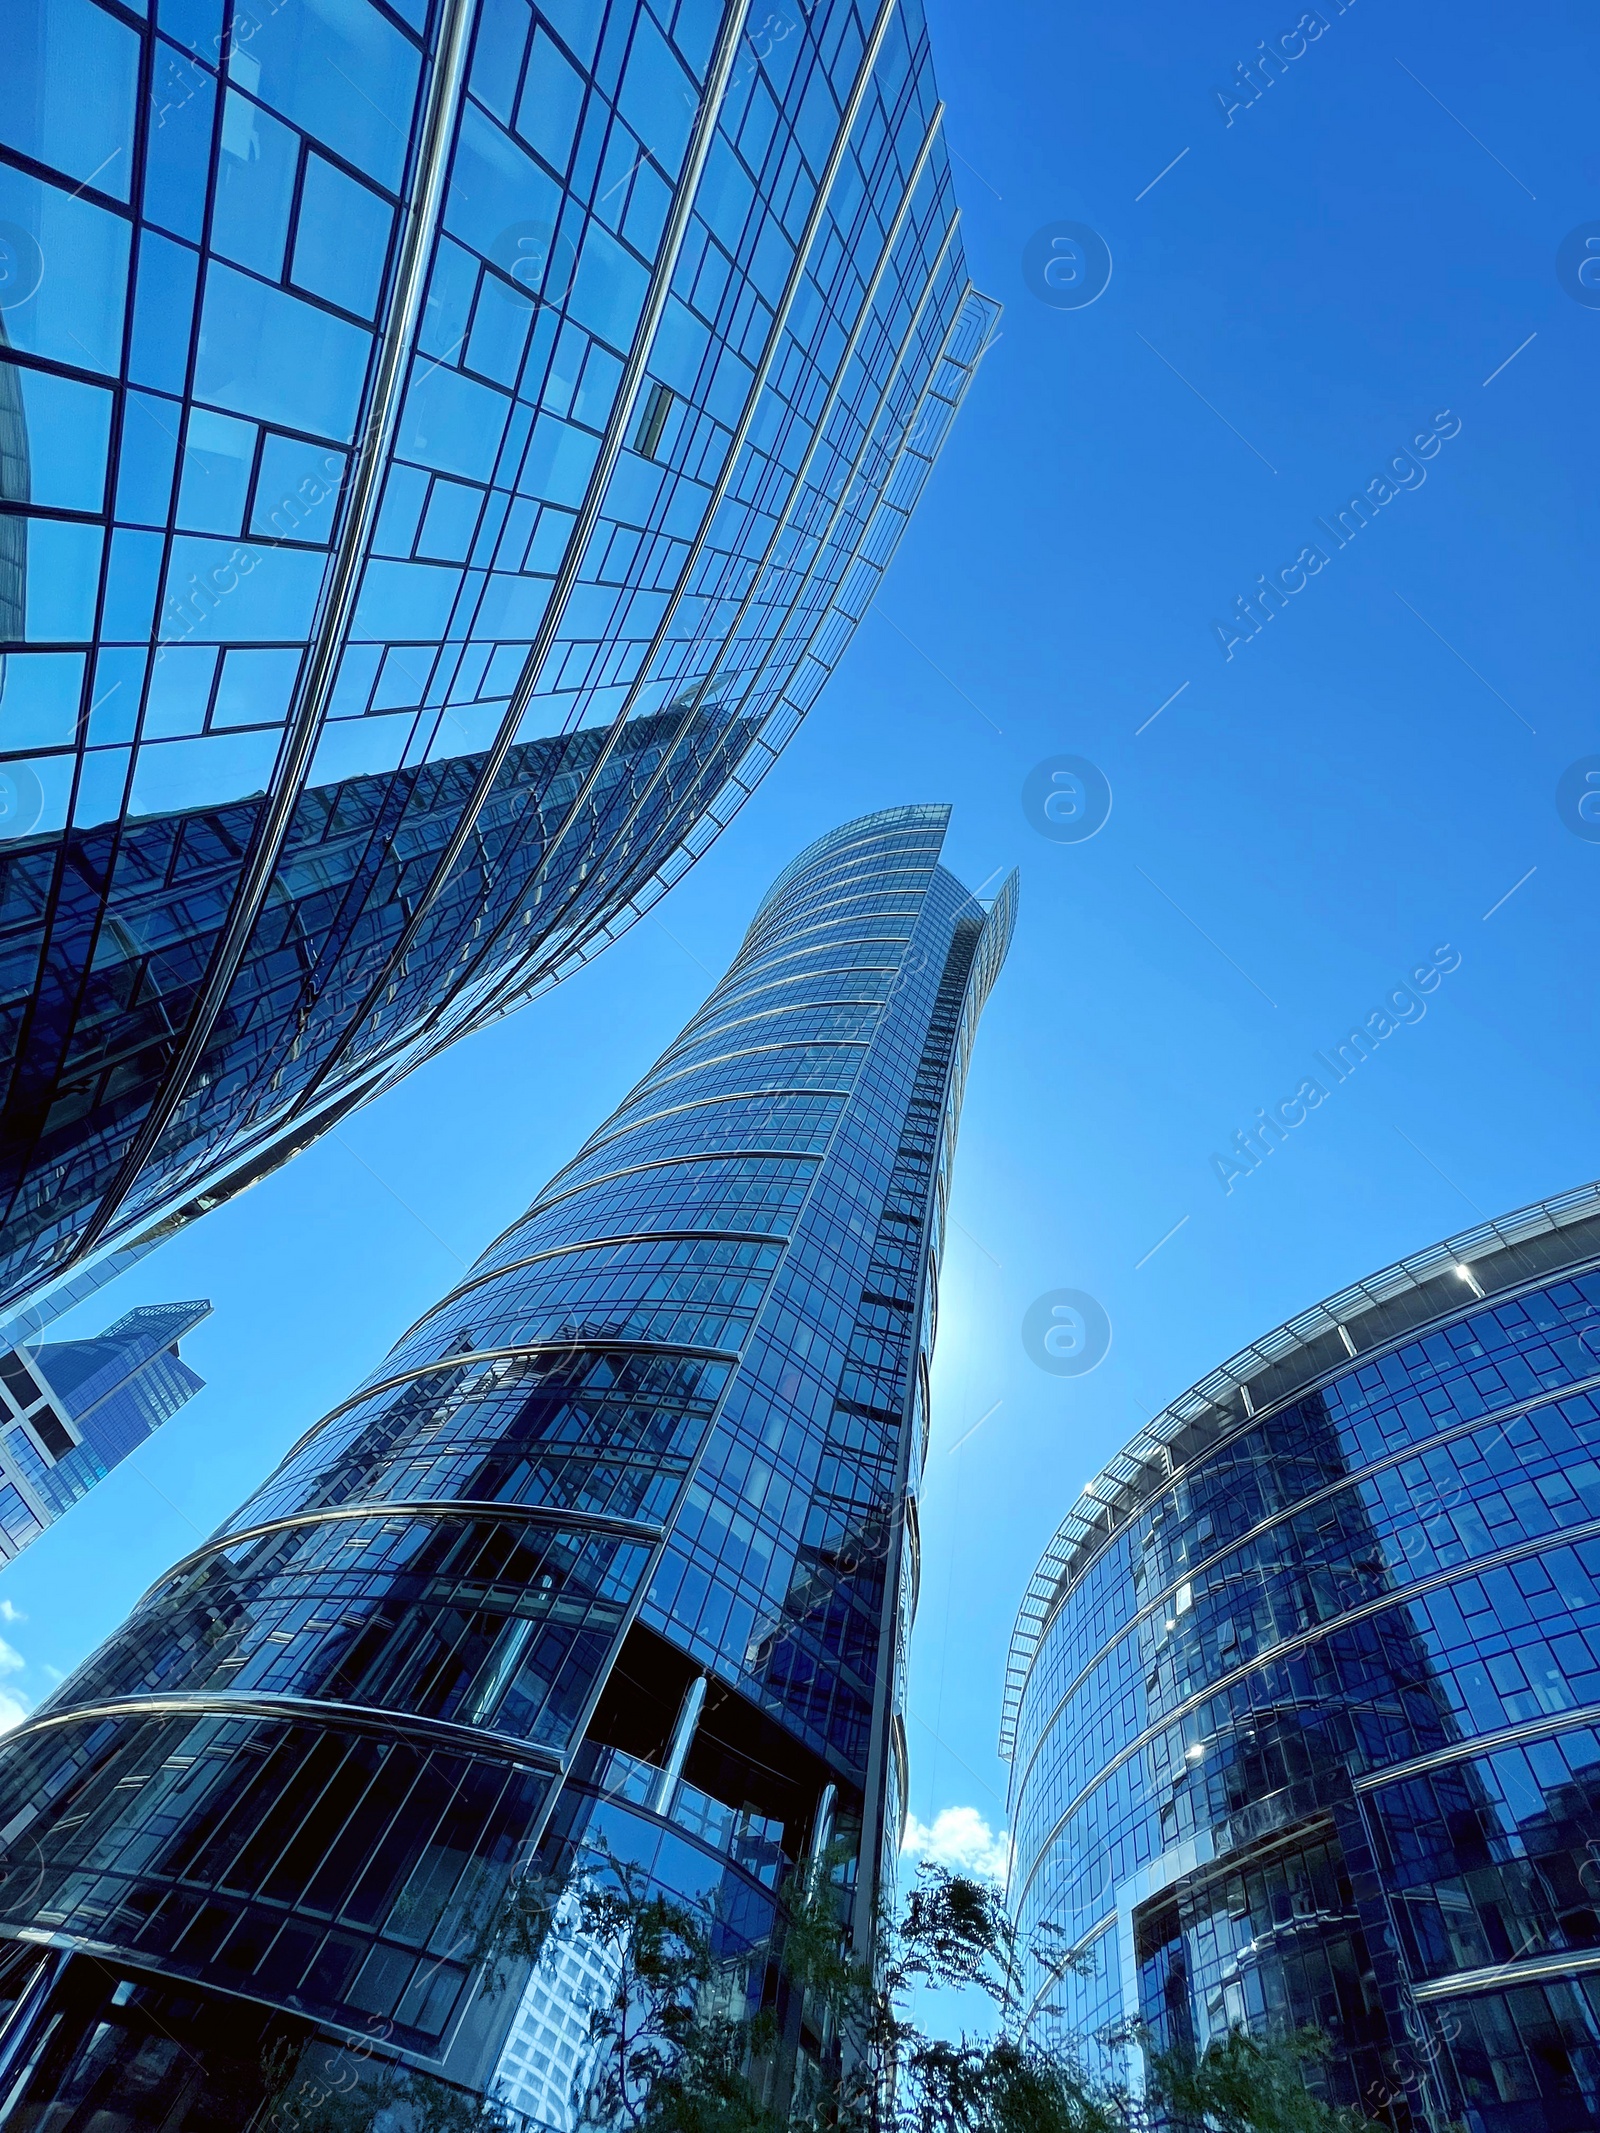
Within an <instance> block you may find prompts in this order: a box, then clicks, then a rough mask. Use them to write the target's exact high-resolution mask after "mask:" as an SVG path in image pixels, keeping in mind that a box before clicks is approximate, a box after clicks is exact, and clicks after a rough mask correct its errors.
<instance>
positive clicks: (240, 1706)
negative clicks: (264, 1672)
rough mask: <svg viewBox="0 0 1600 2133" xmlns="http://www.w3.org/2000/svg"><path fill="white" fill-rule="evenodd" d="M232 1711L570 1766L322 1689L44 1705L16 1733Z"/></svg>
mask: <svg viewBox="0 0 1600 2133" xmlns="http://www.w3.org/2000/svg"><path fill="white" fill-rule="evenodd" d="M186 1717H195V1718H224V1719H228V1718H232V1719H239V1718H245V1719H251V1720H254V1721H256V1722H257V1723H267V1724H277V1725H314V1726H320V1727H321V1728H323V1730H324V1731H326V1732H330V1733H332V1732H338V1731H339V1730H341V1729H345V1730H347V1731H350V1732H353V1733H375V1734H379V1735H385V1736H389V1737H391V1738H398V1739H401V1740H405V1739H408V1738H409V1739H411V1740H412V1741H414V1742H416V1743H418V1744H420V1745H422V1746H429V1745H432V1746H435V1747H440V1748H448V1749H450V1750H452V1751H453V1752H454V1753H456V1754H463V1753H465V1754H467V1755H474V1756H476V1755H488V1756H491V1757H493V1758H494V1759H495V1760H497V1761H502V1762H519V1763H527V1764H530V1765H531V1766H532V1767H533V1768H534V1769H536V1770H544V1771H548V1772H549V1774H550V1775H551V1776H552V1777H562V1776H564V1775H565V1773H566V1762H565V1759H564V1758H563V1757H562V1756H560V1755H558V1754H557V1753H556V1752H555V1750H554V1749H551V1748H543V1747H540V1746H539V1745H538V1744H537V1743H535V1742H533V1741H524V1740H518V1739H517V1738H516V1736H515V1735H514V1734H509V1733H491V1732H489V1731H488V1730H487V1729H486V1728H484V1727H481V1726H458V1725H455V1724H454V1723H452V1722H451V1721H450V1720H449V1719H443V1718H424V1717H422V1716H421V1715H420V1714H419V1713H417V1712H412V1711H401V1710H388V1709H386V1708H385V1707H384V1706H383V1705H381V1704H359V1703H333V1702H324V1701H323V1699H322V1698H320V1697H316V1696H279V1695H273V1694H270V1693H264V1692H262V1691H260V1690H243V1691H240V1692H239V1693H237V1694H235V1693H233V1692H231V1691H229V1690H227V1689H196V1690H192V1691H183V1690H174V1691H170V1692H168V1693H165V1694H157V1695H150V1696H114V1697H108V1698H107V1699H106V1700H105V1701H104V1702H103V1703H92V1704H78V1705H76V1706H74V1707H73V1708H72V1709H70V1710H65V1711H46V1712H41V1713H40V1714H39V1715H38V1716H37V1717H34V1718H28V1719H24V1720H23V1722H22V1724H21V1725H20V1726H18V1727H17V1728H16V1729H15V1731H14V1732H13V1733H12V1734H11V1735H10V1736H9V1738H10V1739H12V1740H18V1741H20V1740H23V1739H26V1738H27V1736H28V1735H29V1734H32V1733H43V1732H47V1731H48V1732H58V1731H60V1729H61V1728H62V1727H64V1726H74V1725H80V1724H85V1723H87V1724H94V1725H98V1724H99V1723H101V1722H102V1721H103V1720H105V1719H108V1718H109V1719H118V1718H157V1719H160V1718H186Z"/></svg>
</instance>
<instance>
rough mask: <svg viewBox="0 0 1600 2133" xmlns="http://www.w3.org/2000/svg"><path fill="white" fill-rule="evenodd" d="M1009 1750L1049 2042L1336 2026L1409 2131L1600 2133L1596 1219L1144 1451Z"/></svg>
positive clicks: (1416, 1305) (1462, 1263) (1026, 1630)
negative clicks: (1594, 2130)
mask: <svg viewBox="0 0 1600 2133" xmlns="http://www.w3.org/2000/svg"><path fill="white" fill-rule="evenodd" d="M1001 1749H1002V1753H1003V1754H1005V1755H1006V1756H1007V1757H1008V1758H1009V1760H1010V1762H1011V1768H1012V1780H1011V1812H1012V1816H1013V1827H1014V1829H1015V1833H1016V1854H1015V1860H1014V1864H1013V1867H1012V1875H1011V1887H1010V1899H1009V1900H1010V1904H1011V1909H1012V1912H1013V1915H1014V1917H1015V1919H1016V1921H1017V1924H1018V1927H1019V1929H1020V1933H1021V1937H1022V1941H1023V1944H1024V1946H1025V1947H1026V1949H1027V1950H1028V1954H1027V1961H1026V1972H1027V1974H1026V1981H1025V1988H1024V1990H1025V2003H1026V2009H1027V2015H1028V2019H1029V2021H1030V2022H1031V2023H1035V2024H1038V2025H1041V2026H1042V2028H1043V2029H1045V2030H1049V2029H1051V2028H1053V2027H1055V2026H1056V2025H1065V2026H1066V2027H1068V2028H1071V2029H1073V2030H1076V2031H1078V2032H1079V2033H1088V2034H1089V2035H1091V2036H1098V2037H1099V2038H1100V2039H1101V2041H1102V2043H1103V2044H1104V2045H1105V2046H1106V2048H1107V2049H1108V2050H1112V2051H1114V2050H1115V2048H1116V2045H1117V2043H1118V2034H1117V2032H1118V2028H1119V2026H1122V2027H1123V2029H1124V2033H1125V2029H1126V2025H1128V2024H1130V2023H1132V2022H1134V2021H1138V2022H1141V2023H1143V2024H1145V2025H1147V2027H1148V2030H1149V2031H1150V2032H1151V2033H1152V2034H1153V2035H1154V2037H1155V2038H1156V2039H1157V2040H1158V2041H1161V2042H1165V2043H1169V2044H1189V2045H1196V2046H1203V2045H1204V2044H1205V2042H1206V2041H1207V2040H1208V2039H1209V2038H1211V2037H1213V2036H1216V2035H1218V2034H1219V2033H1221V2032H1224V2031H1226V2030H1227V2028H1228V2027H1229V2026H1231V2025H1233V2024H1236V2023H1246V2024H1251V2025H1255V2026H1258V2027H1260V2026H1268V2027H1280V2028H1283V2027H1293V2026H1296V2025H1299V2024H1315V2025H1316V2026H1318V2027H1320V2028H1321V2029H1323V2030H1324V2031H1326V2032H1327V2033H1328V2034H1329V2035H1330V2036H1331V2037H1332V2039H1333V2040H1334V2045H1335V2052H1334V2056H1333V2059H1332V2061H1331V2062H1330V2064H1329V2067H1328V2069H1327V2073H1326V2076H1325V2077H1323V2078H1325V2079H1326V2081H1327V2083H1328V2086H1329V2088H1330V2091H1331V2092H1332V2094H1333V2095H1334V2097H1335V2098H1336V2099H1337V2100H1340V2101H1345V2102H1349V2103H1352V2104H1360V2105H1361V2106H1362V2107H1363V2108H1364V2109H1365V2110H1366V2111H1367V2112H1368V2113H1370V2115H1371V2116H1373V2117H1374V2118H1377V2119H1379V2120H1381V2121H1383V2122H1385V2123H1388V2124H1390V2125H1393V2126H1395V2127H1396V2128H1399V2129H1402V2133H1405V2129H1411V2128H1416V2129H1426V2133H1447V2129H1448V2128H1449V2127H1451V2126H1453V2125H1465V2126H1466V2127H1468V2128H1470V2129H1471V2133H1568V2129H1575V2128H1578V2127H1589V2126H1593V2125H1594V2124H1596V2123H1597V2122H1600V1187H1596V1186H1586V1187H1584V1188H1583V1189H1582V1190H1580V1191H1577V1192H1573V1193H1569V1194H1568V1195H1567V1196H1566V1197H1565V1198H1563V1199H1560V1200H1555V1201H1550V1202H1546V1203H1543V1204H1541V1205H1538V1206H1534V1207H1531V1208H1527V1209H1525V1210H1523V1211H1522V1212H1521V1213H1519V1214H1516V1215H1512V1216H1509V1217H1507V1218H1505V1219H1504V1220H1502V1221H1498V1222H1492V1223H1487V1224H1485V1225H1484V1226H1483V1227H1481V1228H1479V1229H1475V1230H1471V1231H1468V1232H1467V1233H1465V1234H1464V1235H1462V1236H1459V1237H1455V1238H1452V1239H1451V1240H1450V1241H1449V1242H1448V1243H1446V1244H1443V1245H1440V1246H1437V1247H1436V1248H1434V1249H1433V1250H1431V1251H1427V1252H1423V1253H1420V1254H1418V1255H1417V1256H1416V1257H1415V1258H1412V1259H1408V1260H1405V1261H1403V1262H1402V1263H1401V1264H1400V1265H1399V1266H1396V1267H1391V1268H1389V1269H1388V1270H1387V1271H1385V1272H1383V1273H1381V1274H1378V1275H1376V1276H1374V1277H1373V1278H1371V1279H1370V1280H1367V1281H1364V1282H1361V1283H1360V1284H1358V1285H1357V1286H1356V1287H1354V1288H1352V1289H1349V1290H1347V1291H1345V1292H1344V1293H1343V1294H1342V1295H1339V1296H1335V1297H1332V1298H1330V1299H1329V1300H1328V1301H1327V1302H1326V1303H1324V1304H1322V1305H1320V1306H1318V1307H1317V1308H1316V1309H1315V1310H1312V1311H1308V1312H1306V1313H1304V1314H1303V1315H1302V1316H1301V1317H1299V1318H1297V1319H1295V1320H1293V1321H1292V1322H1291V1323H1290V1324H1289V1325H1287V1326H1284V1327H1280V1328H1279V1329H1278V1330H1277V1331H1276V1332H1274V1333H1271V1334H1269V1335H1267V1337H1266V1338H1265V1339H1263V1340H1261V1341H1259V1342H1257V1343H1256V1344H1255V1346H1253V1347H1252V1348H1249V1349H1246V1350H1245V1351H1244V1353H1243V1354H1241V1355H1237V1356H1235V1357H1233V1359H1232V1360H1231V1361H1230V1362H1228V1363H1226V1364H1224V1365H1223V1366H1222V1368H1221V1369H1219V1370H1217V1371H1215V1372H1214V1373H1213V1374H1212V1375H1211V1376H1210V1377H1209V1378H1206V1379H1205V1380H1203V1381H1202V1383H1200V1384H1199V1385H1197V1386H1195V1387H1194V1388H1193V1389H1192V1390H1191V1391H1190V1392H1188V1393H1186V1394H1185V1395H1184V1396H1183V1397H1182V1398H1181V1399H1180V1400H1177V1401H1175V1402H1174V1403H1173V1404H1172V1405H1171V1406H1170V1407H1168V1408H1167V1409H1165V1410H1164V1412H1163V1413H1161V1414H1160V1415H1158V1416H1157V1417H1156V1418H1155V1420H1154V1421H1153V1422H1151V1423H1150V1424H1149V1425H1148V1426H1147V1427H1146V1428H1145V1429H1143V1430H1141V1431H1140V1433H1139V1435H1138V1436H1137V1437H1135V1438H1134V1440H1133V1441H1132V1443H1130V1444H1129V1445H1128V1446H1127V1448H1126V1449H1125V1450H1124V1451H1123V1452H1121V1453H1120V1454H1119V1455H1118V1456H1117V1458H1115V1459H1114V1460H1112V1461H1111V1463H1110V1465H1109V1466H1107V1467H1106V1468H1105V1470H1104V1471H1103V1472H1102V1473H1101V1474H1099V1475H1098V1476H1097V1477H1096V1478H1095V1479H1094V1480H1093V1481H1092V1482H1090V1484H1089V1485H1088V1487H1087V1488H1086V1489H1085V1490H1084V1492H1083V1494H1082V1495H1081V1496H1080V1498H1079V1499H1078V1502H1077V1504H1076V1505H1075V1506H1074V1508H1073V1510H1072V1512H1071V1513H1070V1515H1069V1516H1068V1518H1067V1519H1066V1521H1065V1523H1064V1524H1063V1525H1062V1527H1061V1528H1060V1530H1059V1532H1058V1533H1057V1535H1056V1537H1055V1539H1054V1540H1053V1541H1052V1543H1051V1545H1050V1547H1049V1548H1048V1549H1047V1550H1046V1552H1045V1555H1044V1558H1043V1560H1042V1561H1041V1563H1040V1565H1039V1568H1038V1570H1037V1571H1036V1573H1035V1574H1034V1577H1033V1580H1032V1582H1031V1584H1030V1585H1029V1588H1028V1593H1027V1597H1026V1599H1025V1601H1024V1603H1023V1607H1022V1611H1021V1614H1020V1616H1019V1619H1018V1623H1017V1628H1016V1633H1015V1636H1014V1639H1013V1642H1012V1648H1011V1659H1010V1666H1009V1671H1008V1678H1007V1684H1006V1702H1005V1722H1004V1731H1003V1735H1002V1742H1001ZM1069 1958H1070V1961H1069V1960H1068V1959H1069Z"/></svg>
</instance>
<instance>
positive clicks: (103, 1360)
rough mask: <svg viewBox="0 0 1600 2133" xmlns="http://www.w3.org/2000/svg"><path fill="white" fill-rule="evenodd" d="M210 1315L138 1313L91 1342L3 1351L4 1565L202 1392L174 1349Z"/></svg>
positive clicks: (0, 1543)
mask: <svg viewBox="0 0 1600 2133" xmlns="http://www.w3.org/2000/svg"><path fill="white" fill-rule="evenodd" d="M210 1315H211V1306H210V1304H208V1303H171V1304H141V1305H140V1306H139V1307H138V1309H137V1310H133V1311H129V1312H128V1313H127V1315H126V1316H125V1317H123V1318H119V1319H118V1320H117V1322H116V1324H115V1325H114V1326H107V1328H106V1330H105V1331H104V1333H102V1334H100V1335H98V1336H97V1337H96V1338H95V1339H93V1340H80V1341H46V1342H45V1343H44V1344H43V1346H41V1347H23V1348H11V1349H7V1350H4V1351H0V1445H3V1450H0V1563H4V1562H9V1561H10V1559H11V1558H12V1557H13V1556H14V1555H16V1554H17V1553H18V1552H19V1550H21V1549H23V1548H25V1547H26V1546H27V1545H28V1543H29V1541H31V1540H36V1539H37V1538H38V1536H39V1535H40V1534H41V1533H42V1532H43V1531H44V1529H45V1527H46V1526H48V1525H53V1524H54V1523H55V1521H56V1520H57V1519H58V1518H59V1517H60V1516H61V1515H62V1513H63V1512H64V1511H69V1510H71V1508H72V1506H73V1505H74V1504H75V1503H76V1502H77V1500H78V1498H79V1497H80V1496H82V1495H84V1494H85V1493H86V1492H87V1491H88V1490H89V1489H92V1488H93V1487H94V1485H95V1483H96V1482H97V1481H100V1480H102V1479H103V1478H104V1476H105V1475H107V1474H108V1473H110V1471H111V1469H112V1468H113V1467H114V1466H116V1465H117V1464H118V1462H119V1461H121V1460H123V1459H126V1458H127V1456H128V1454H129V1453H130V1452H132V1451H137V1450H138V1448H139V1446H140V1445H141V1444H143V1442H144V1441H145V1439H146V1437H148V1436H150V1435H151V1434H152V1433H153V1432H154V1431H156V1430H158V1429H159V1428H160V1427H161V1425H162V1423H163V1422H166V1421H168V1420H169V1419H170V1418H171V1417H172V1416H173V1415H175V1414H176V1413H177V1411H178V1409H179V1408H180V1407H182V1406H183V1405H184V1403H185V1402H186V1401H188V1400H192V1399H193V1398H194V1396H195V1394H196V1393H197V1392H200V1391H201V1390H203V1388H204V1385H205V1380H204V1378H199V1377H196V1376H195V1374H194V1372H193V1371H192V1370H191V1369H190V1368H189V1366H188V1364H187V1363H186V1362H184V1360H183V1358H182V1357H181V1356H180V1355H179V1353H178V1343H179V1341H180V1340H181V1339H182V1338H183V1336H184V1335H185V1334H186V1333H192V1332H193V1330H194V1328H195V1327H196V1326H198V1325H199V1323H200V1321H201V1320H202V1319H203V1318H208V1317H209V1316H210Z"/></svg>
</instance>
